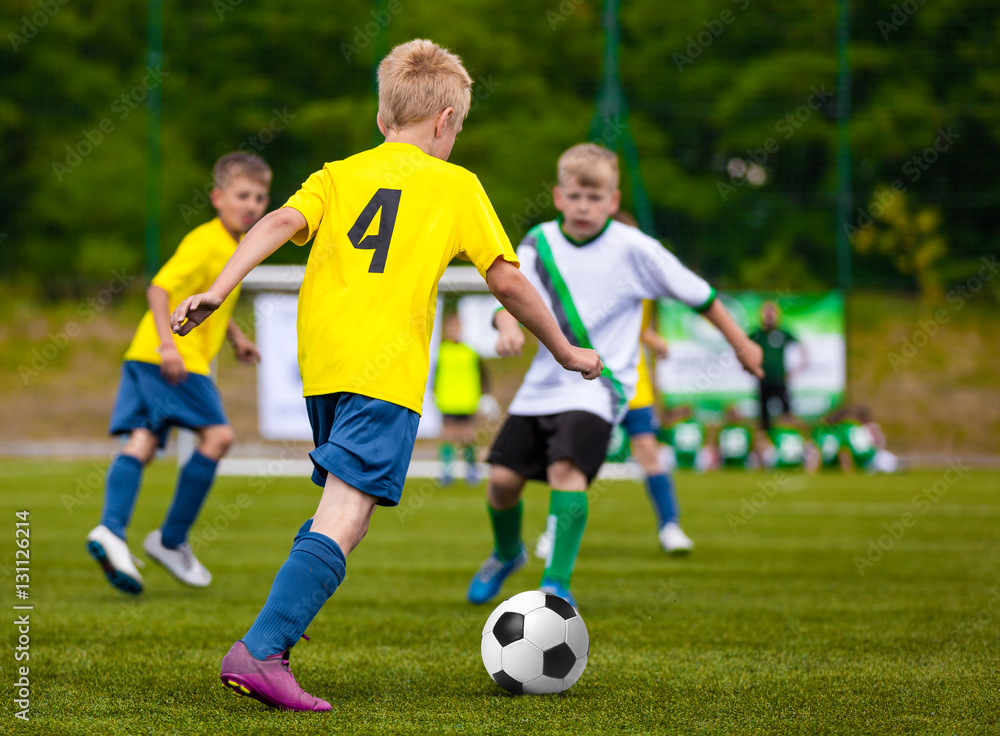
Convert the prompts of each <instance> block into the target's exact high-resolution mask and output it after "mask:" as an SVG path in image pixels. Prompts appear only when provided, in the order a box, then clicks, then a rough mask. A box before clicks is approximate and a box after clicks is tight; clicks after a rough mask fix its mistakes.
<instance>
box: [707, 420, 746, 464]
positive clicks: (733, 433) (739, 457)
mask: <svg viewBox="0 0 1000 736" xmlns="http://www.w3.org/2000/svg"><path fill="white" fill-rule="evenodd" d="M715 445H716V448H717V449H716V452H717V456H718V458H719V460H718V462H719V465H720V466H721V467H723V468H745V467H747V465H748V464H749V460H750V455H751V453H752V451H753V432H752V430H751V428H750V426H749V425H748V424H747V422H746V420H744V419H743V417H742V416H740V413H739V411H738V410H737V409H736V407H733V406H731V407H729V408H728V409H726V414H725V416H724V417H723V423H722V426H721V427H719V428H718V430H717V432H716V435H715Z"/></svg>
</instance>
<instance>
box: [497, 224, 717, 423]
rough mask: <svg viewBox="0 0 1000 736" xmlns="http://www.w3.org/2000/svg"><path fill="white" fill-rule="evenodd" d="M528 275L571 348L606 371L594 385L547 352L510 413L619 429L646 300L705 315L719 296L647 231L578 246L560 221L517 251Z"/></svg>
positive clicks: (628, 230)
mask: <svg viewBox="0 0 1000 736" xmlns="http://www.w3.org/2000/svg"><path fill="white" fill-rule="evenodd" d="M517 257H518V259H519V260H520V261H521V272H522V273H523V274H524V275H525V276H526V277H527V278H528V280H529V281H531V284H532V285H533V286H534V287H535V288H536V289H537V290H538V293H539V294H541V295H542V299H543V300H544V301H545V303H546V306H548V308H549V311H551V312H552V314H553V316H554V317H555V318H556V322H557V323H558V324H559V327H560V328H561V329H562V332H563V334H564V335H566V338H567V339H568V340H569V341H570V343H571V344H573V345H577V346H580V347H591V348H593V349H594V350H596V351H597V352H598V354H599V355H600V356H601V360H603V361H604V366H605V372H604V374H602V375H601V376H600V377H598V378H597V379H595V380H593V381H587V380H586V379H584V378H583V376H581V375H580V374H579V373H572V372H570V371H567V370H565V369H564V368H563V367H562V366H560V365H559V364H558V363H557V362H556V360H555V358H553V357H552V353H550V352H549V351H548V350H547V349H546V348H545V346H544V345H541V344H539V346H538V353H537V354H536V355H535V358H534V360H533V361H532V363H531V367H530V368H529V369H528V372H527V373H526V374H525V376H524V382H523V383H522V384H521V387H520V388H519V389H518V391H517V394H516V395H515V396H514V400H513V401H512V402H511V405H510V409H509V412H510V413H511V414H515V415H521V416H544V415H547V414H558V413H561V412H566V411H574V410H579V411H587V412H590V413H592V414H596V415H597V416H599V417H601V418H602V419H604V420H606V421H608V422H611V423H617V422H619V421H621V418H622V417H623V416H624V415H625V412H626V411H627V408H628V402H629V400H630V399H631V398H632V397H633V396H634V395H635V385H636V381H638V370H637V366H638V363H639V332H640V329H641V324H642V300H643V299H658V298H660V297H670V298H672V299H676V300H677V301H680V302H682V303H684V304H687V305H688V306H690V307H692V308H694V309H697V310H699V311H703V310H705V309H708V307H709V306H710V305H711V303H712V300H713V299H714V298H715V290H714V289H713V288H712V287H711V286H709V285H708V283H706V282H705V280H704V279H702V278H701V277H700V276H697V275H695V274H694V273H692V272H691V271H689V270H688V269H687V268H686V267H685V266H684V265H683V264H682V263H681V262H680V261H679V260H677V258H676V256H674V255H673V254H672V253H670V252H669V251H668V250H667V249H666V248H664V247H663V246H662V245H660V243H659V242H658V241H656V240H654V239H653V238H651V237H649V236H648V235H645V234H644V233H642V231H640V230H638V229H636V228H634V227H629V226H627V225H623V224H621V223H620V222H615V221H610V222H609V224H608V226H607V227H606V228H605V230H604V231H603V232H602V233H601V234H600V235H598V236H597V237H596V238H594V239H593V240H591V241H589V242H587V243H586V244H583V245H576V244H574V243H573V242H571V241H570V240H568V239H567V238H566V236H565V235H564V234H563V232H562V230H561V229H560V227H559V223H558V222H546V223H542V224H541V225H537V226H536V227H534V228H532V229H531V230H530V231H529V232H528V234H527V235H526V236H525V238H524V240H523V241H522V242H521V244H520V246H518V249H517Z"/></svg>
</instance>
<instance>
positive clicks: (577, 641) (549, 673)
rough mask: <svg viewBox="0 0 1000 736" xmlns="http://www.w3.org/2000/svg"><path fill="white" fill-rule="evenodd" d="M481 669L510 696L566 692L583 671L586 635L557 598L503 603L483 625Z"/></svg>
mask: <svg viewBox="0 0 1000 736" xmlns="http://www.w3.org/2000/svg"><path fill="white" fill-rule="evenodd" d="M480 649H481V652H482V655H483V664H484V665H486V671H487V672H488V673H489V675H490V677H492V678H493V680H494V682H496V683H497V685H499V686H500V687H502V688H504V689H505V690H508V691H510V692H512V693H514V694H516V695H521V694H522V693H526V694H530V695H547V694H550V693H561V692H562V691H563V690H568V689H569V688H570V686H572V685H573V683H574V682H576V681H577V680H578V679H580V675H582V674H583V670H584V668H585V667H586V666H587V656H588V655H589V654H590V635H589V634H588V633H587V627H586V625H585V624H584V623H583V619H582V618H580V614H579V613H577V611H576V609H575V608H573V606H571V605H570V604H569V603H567V602H566V601H565V600H563V599H562V598H560V597H559V596H557V595H552V594H551V593H543V592H541V591H540V590H529V591H525V592H524V593H518V594H517V595H515V596H513V597H511V598H508V599H507V600H505V601H504V602H503V603H501V604H500V605H499V606H497V607H496V610H495V611H493V613H491V614H490V617H489V618H488V619H486V625H485V626H484V627H483V638H482V644H481V647H480Z"/></svg>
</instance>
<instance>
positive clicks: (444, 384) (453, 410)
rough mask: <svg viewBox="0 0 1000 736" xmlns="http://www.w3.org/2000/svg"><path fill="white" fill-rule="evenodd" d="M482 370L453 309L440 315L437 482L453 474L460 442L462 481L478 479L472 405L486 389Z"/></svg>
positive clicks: (436, 386)
mask: <svg viewBox="0 0 1000 736" xmlns="http://www.w3.org/2000/svg"><path fill="white" fill-rule="evenodd" d="M486 390H487V389H486V371H485V370H484V368H483V362H482V361H481V360H480V359H479V354H478V353H477V352H476V351H475V350H473V349H472V348H471V347H469V346H468V345H466V344H465V343H463V342H462V321H461V319H460V318H459V316H458V313H457V312H449V313H448V314H446V315H445V317H444V324H443V326H442V336H441V347H440V348H439V349H438V359H437V369H436V370H435V373H434V400H435V403H436V404H437V408H438V410H439V411H440V412H441V423H442V429H441V439H442V442H441V445H440V447H439V448H438V457H439V458H440V460H441V485H444V486H446V485H449V484H450V483H451V481H452V478H453V477H454V469H455V445H456V444H458V445H462V452H463V459H464V460H465V467H466V471H465V481H466V482H467V483H468V484H469V485H475V484H476V483H478V482H479V473H478V471H477V470H476V428H475V418H476V408H477V407H478V406H479V399H480V398H482V395H483V394H484V393H485V392H486Z"/></svg>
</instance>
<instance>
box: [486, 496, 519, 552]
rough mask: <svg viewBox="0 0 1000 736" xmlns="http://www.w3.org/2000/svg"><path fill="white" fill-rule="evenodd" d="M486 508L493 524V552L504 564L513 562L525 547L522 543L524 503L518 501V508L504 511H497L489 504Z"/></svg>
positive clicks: (514, 507)
mask: <svg viewBox="0 0 1000 736" xmlns="http://www.w3.org/2000/svg"><path fill="white" fill-rule="evenodd" d="M486 508H487V510H488V511H489V512H490V522H491V523H492V524H493V551H494V552H496V555H497V557H499V558H500V559H501V560H503V561H504V562H507V561H509V560H513V559H514V558H515V557H517V556H518V555H519V554H521V549H522V548H523V547H524V545H523V544H522V543H521V511H522V510H523V509H524V503H523V502H521V501H518V502H517V505H516V506H513V507H511V508H509V509H504V510H503V511H497V510H496V509H495V508H493V507H492V506H490V505H489V504H486Z"/></svg>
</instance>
